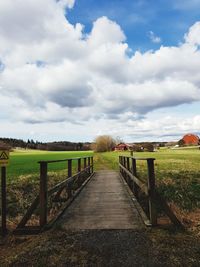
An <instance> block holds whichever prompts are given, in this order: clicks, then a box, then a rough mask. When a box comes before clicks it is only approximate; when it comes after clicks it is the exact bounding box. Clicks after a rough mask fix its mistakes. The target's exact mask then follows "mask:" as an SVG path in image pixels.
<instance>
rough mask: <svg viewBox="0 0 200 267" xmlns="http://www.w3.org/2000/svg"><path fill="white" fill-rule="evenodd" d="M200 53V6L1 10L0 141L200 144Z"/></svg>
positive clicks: (62, 4) (83, 4)
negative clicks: (191, 140) (190, 139)
mask: <svg viewBox="0 0 200 267" xmlns="http://www.w3.org/2000/svg"><path fill="white" fill-rule="evenodd" d="M19 5H20V8H19ZM199 47H200V0H190V1H188V0H168V1H167V0H162V1H161V0H157V1H153V0H149V1H147V0H136V1H128V0H124V1H119V0H115V1H112V0H110V1H102V0H101V1H94V0H59V1H58V0H43V1H41V0H29V1H26V0H18V2H17V1H16V2H13V1H12V0H7V1H1V2H0V102H1V110H2V112H1V113H0V125H1V136H2V137H15V138H22V139H25V140H26V139H30V138H31V139H35V140H41V141H53V140H71V141H93V140H94V139H95V137H96V136H97V135H100V134H110V135H112V136H114V137H116V136H119V137H121V138H122V139H123V140H124V141H127V142H136V141H156V140H159V141H167V140H169V141H170V140H177V139H180V138H181V136H182V135H184V134H186V133H188V132H193V133H196V134H199V135H200V108H199V107H200V72H199V69H200V50H199Z"/></svg>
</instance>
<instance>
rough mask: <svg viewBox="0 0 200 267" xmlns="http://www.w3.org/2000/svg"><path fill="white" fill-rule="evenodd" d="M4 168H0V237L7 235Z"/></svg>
mask: <svg viewBox="0 0 200 267" xmlns="http://www.w3.org/2000/svg"><path fill="white" fill-rule="evenodd" d="M6 209H7V206H6V167H5V166H3V167H1V235H2V236H5V235H6V234H7V226H6Z"/></svg>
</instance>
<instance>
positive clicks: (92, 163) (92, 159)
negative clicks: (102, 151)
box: [91, 157, 94, 173]
mask: <svg viewBox="0 0 200 267" xmlns="http://www.w3.org/2000/svg"><path fill="white" fill-rule="evenodd" d="M91 165H92V173H93V172H94V158H93V157H91Z"/></svg>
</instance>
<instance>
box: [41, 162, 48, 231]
mask: <svg viewBox="0 0 200 267" xmlns="http://www.w3.org/2000/svg"><path fill="white" fill-rule="evenodd" d="M47 201H48V195H47V163H46V162H41V163H40V226H41V227H43V226H44V225H45V224H46V223H47Z"/></svg>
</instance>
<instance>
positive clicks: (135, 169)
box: [131, 158, 139, 199]
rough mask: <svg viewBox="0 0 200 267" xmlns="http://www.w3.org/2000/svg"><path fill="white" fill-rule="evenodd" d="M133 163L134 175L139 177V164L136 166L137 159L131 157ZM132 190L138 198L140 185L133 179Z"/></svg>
mask: <svg viewBox="0 0 200 267" xmlns="http://www.w3.org/2000/svg"><path fill="white" fill-rule="evenodd" d="M131 163H132V175H133V176H134V177H137V166H136V159H134V158H132V159H131ZM132 191H133V193H134V195H135V197H136V198H137V199H138V192H139V187H138V185H137V184H136V183H135V182H134V181H133V188H132Z"/></svg>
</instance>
